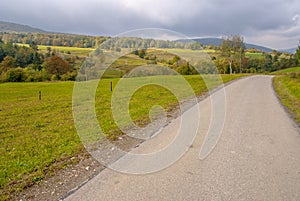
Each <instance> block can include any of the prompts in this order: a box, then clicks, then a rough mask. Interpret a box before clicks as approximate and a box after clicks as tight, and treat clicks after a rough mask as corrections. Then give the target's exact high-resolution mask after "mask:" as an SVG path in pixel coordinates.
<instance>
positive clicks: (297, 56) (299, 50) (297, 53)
mask: <svg viewBox="0 0 300 201" xmlns="http://www.w3.org/2000/svg"><path fill="white" fill-rule="evenodd" d="M295 56H296V58H297V60H298V63H300V44H299V45H298V48H297V50H296V54H295Z"/></svg>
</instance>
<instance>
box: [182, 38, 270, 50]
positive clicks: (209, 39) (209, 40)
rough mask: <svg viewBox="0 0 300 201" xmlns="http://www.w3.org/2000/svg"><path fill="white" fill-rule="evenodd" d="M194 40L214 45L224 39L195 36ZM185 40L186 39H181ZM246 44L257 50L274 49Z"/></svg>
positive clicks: (220, 43)
mask: <svg viewBox="0 0 300 201" xmlns="http://www.w3.org/2000/svg"><path fill="white" fill-rule="evenodd" d="M192 40H194V41H197V42H198V43H200V44H202V45H214V46H220V45H222V43H223V39H221V38H193V39H192ZM180 41H184V40H180ZM245 46H246V48H247V49H250V48H255V49H257V50H260V51H263V52H272V50H273V49H271V48H268V47H264V46H260V45H254V44H250V43H245Z"/></svg>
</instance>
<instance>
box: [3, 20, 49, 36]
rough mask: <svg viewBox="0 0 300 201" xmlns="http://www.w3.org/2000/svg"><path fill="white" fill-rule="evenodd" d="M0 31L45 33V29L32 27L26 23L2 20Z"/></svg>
mask: <svg viewBox="0 0 300 201" xmlns="http://www.w3.org/2000/svg"><path fill="white" fill-rule="evenodd" d="M0 32H25V33H46V31H44V30H42V29H37V28H33V27H31V26H28V25H21V24H16V23H11V22H2V21H0Z"/></svg>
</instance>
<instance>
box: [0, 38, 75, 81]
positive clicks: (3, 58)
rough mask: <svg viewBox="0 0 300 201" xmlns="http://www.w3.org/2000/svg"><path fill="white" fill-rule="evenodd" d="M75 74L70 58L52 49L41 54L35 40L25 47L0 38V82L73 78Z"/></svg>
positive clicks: (73, 62) (72, 60) (72, 61)
mask: <svg viewBox="0 0 300 201" xmlns="http://www.w3.org/2000/svg"><path fill="white" fill-rule="evenodd" d="M76 75H77V72H76V69H75V61H74V59H72V58H68V59H65V58H63V57H62V56H60V55H57V53H55V52H54V51H53V52H48V53H47V54H42V53H40V52H39V50H38V45H37V44H36V43H35V42H32V43H31V44H30V45H29V47H26V46H20V45H16V44H13V43H11V42H3V41H2V40H1V38H0V82H24V81H28V82H34V81H49V80H75V77H76Z"/></svg>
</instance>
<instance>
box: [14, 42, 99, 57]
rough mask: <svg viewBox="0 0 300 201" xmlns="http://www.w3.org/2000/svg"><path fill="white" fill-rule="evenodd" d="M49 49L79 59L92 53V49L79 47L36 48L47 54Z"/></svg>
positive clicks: (40, 46)
mask: <svg viewBox="0 0 300 201" xmlns="http://www.w3.org/2000/svg"><path fill="white" fill-rule="evenodd" d="M18 45H20V46H26V47H29V45H28V44H21V43H18ZM48 47H50V48H51V49H52V50H55V51H57V52H60V53H64V54H67V53H68V52H69V53H71V55H73V56H79V57H86V56H88V55H89V53H91V52H92V51H94V50H95V49H93V48H79V47H64V46H45V45H39V46H38V48H39V50H40V51H41V52H42V53H47V48H48Z"/></svg>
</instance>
